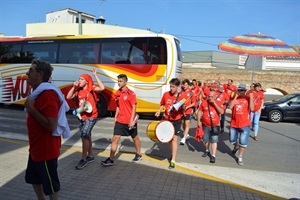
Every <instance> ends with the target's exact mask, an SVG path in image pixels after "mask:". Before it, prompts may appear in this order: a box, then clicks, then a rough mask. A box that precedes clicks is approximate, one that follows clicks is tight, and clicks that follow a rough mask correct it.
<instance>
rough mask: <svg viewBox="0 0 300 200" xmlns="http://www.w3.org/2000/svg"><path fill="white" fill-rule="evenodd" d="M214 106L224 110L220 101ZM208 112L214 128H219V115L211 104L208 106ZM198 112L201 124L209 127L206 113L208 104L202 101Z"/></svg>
mask: <svg viewBox="0 0 300 200" xmlns="http://www.w3.org/2000/svg"><path fill="white" fill-rule="evenodd" d="M216 104H217V105H218V106H219V107H220V108H222V109H224V105H223V104H222V103H221V102H220V101H216ZM209 110H210V115H211V120H212V123H213V125H214V126H220V113H219V112H218V111H217V109H216V108H215V106H214V105H213V104H209ZM199 111H201V112H202V124H203V125H205V126H208V127H211V122H210V116H209V112H208V102H207V101H202V103H201V104H200V106H199Z"/></svg>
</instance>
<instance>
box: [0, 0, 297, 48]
mask: <svg viewBox="0 0 300 200" xmlns="http://www.w3.org/2000/svg"><path fill="white" fill-rule="evenodd" d="M65 8H71V9H75V10H79V11H82V12H85V13H88V14H92V15H95V16H96V17H97V18H98V17H99V16H103V17H104V18H105V19H106V22H105V23H106V24H109V25H118V26H124V27H130V28H137V29H150V30H152V31H154V32H162V33H167V34H171V35H174V36H176V37H177V38H178V39H179V40H180V41H181V46H182V50H183V51H205V50H218V44H219V43H221V42H223V41H226V40H228V39H230V38H231V37H233V36H237V35H243V34H248V33H261V34H266V35H268V36H272V37H274V38H277V39H280V40H282V41H284V42H285V43H286V44H288V45H300V0H0V33H2V34H4V35H6V36H25V35H26V24H29V23H39V22H45V21H46V13H49V12H54V11H56V10H62V9H65Z"/></svg>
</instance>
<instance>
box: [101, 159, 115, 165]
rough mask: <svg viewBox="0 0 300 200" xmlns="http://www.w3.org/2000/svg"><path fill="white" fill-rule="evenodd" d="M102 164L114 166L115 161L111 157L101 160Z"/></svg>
mask: <svg viewBox="0 0 300 200" xmlns="http://www.w3.org/2000/svg"><path fill="white" fill-rule="evenodd" d="M101 164H102V165H104V166H113V165H114V161H113V160H111V159H110V158H109V157H108V158H107V159H106V160H104V161H101Z"/></svg>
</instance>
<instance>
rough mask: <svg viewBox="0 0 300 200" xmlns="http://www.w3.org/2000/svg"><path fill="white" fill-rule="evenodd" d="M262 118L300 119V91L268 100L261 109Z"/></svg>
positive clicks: (271, 120)
mask: <svg viewBox="0 0 300 200" xmlns="http://www.w3.org/2000/svg"><path fill="white" fill-rule="evenodd" d="M261 118H267V120H268V121H270V122H280V121H282V120H299V121H300V93H294V94H288V95H285V96H283V97H281V98H279V99H276V100H272V101H266V102H265V103H264V106H263V109H262V111H261Z"/></svg>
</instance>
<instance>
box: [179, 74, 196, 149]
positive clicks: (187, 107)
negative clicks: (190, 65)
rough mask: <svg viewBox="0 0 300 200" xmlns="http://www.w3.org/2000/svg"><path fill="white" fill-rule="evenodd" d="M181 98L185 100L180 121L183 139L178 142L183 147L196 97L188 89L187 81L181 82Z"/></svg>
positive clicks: (187, 136) (188, 83)
mask: <svg viewBox="0 0 300 200" xmlns="http://www.w3.org/2000/svg"><path fill="white" fill-rule="evenodd" d="M181 93H182V94H181V98H182V99H186V102H185V104H184V105H183V109H184V111H183V112H184V113H183V119H182V127H183V130H184V131H183V137H182V139H181V141H180V145H184V144H185V141H186V139H188V138H189V135H188V133H189V130H190V125H191V119H192V115H193V108H194V106H195V103H196V96H195V95H194V92H193V91H192V90H191V89H190V81H189V79H184V80H183V81H182V91H181Z"/></svg>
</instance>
